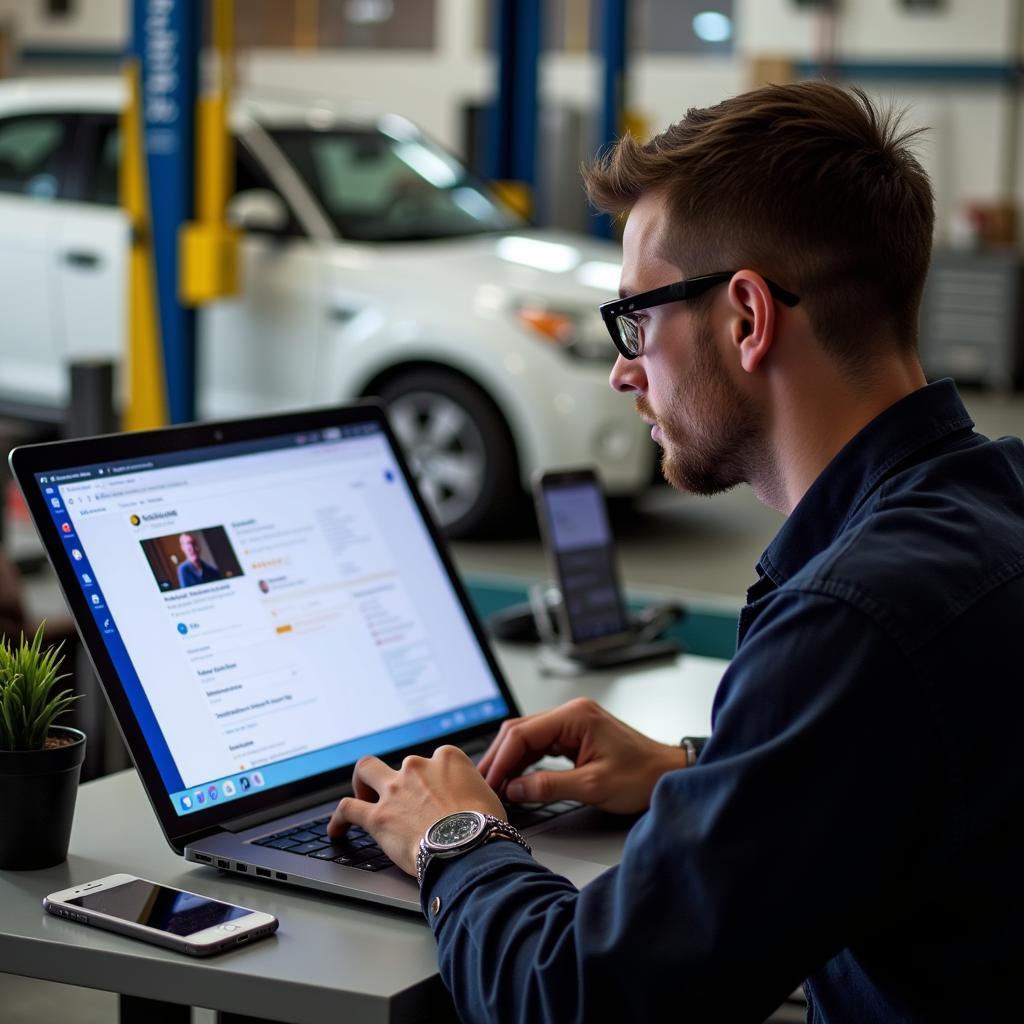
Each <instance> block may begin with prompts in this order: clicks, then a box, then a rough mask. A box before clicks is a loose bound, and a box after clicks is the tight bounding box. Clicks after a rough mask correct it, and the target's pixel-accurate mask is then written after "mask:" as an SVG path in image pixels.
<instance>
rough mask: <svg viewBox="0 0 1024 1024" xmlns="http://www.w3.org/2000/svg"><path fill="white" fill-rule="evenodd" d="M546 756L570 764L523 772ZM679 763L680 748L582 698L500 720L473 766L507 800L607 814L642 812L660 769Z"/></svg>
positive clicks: (683, 763) (681, 759) (679, 765)
mask: <svg viewBox="0 0 1024 1024" xmlns="http://www.w3.org/2000/svg"><path fill="white" fill-rule="evenodd" d="M546 754H560V755H564V756H565V757H568V758H571V759H572V760H573V761H574V762H575V768H573V769H572V770H570V771H565V772H558V771H555V772H542V771H538V772H533V773H531V774H529V775H522V772H523V770H524V769H526V768H528V767H529V766H530V765H531V764H533V763H534V762H536V761H538V760H540V758H542V757H543V756H544V755H546ZM684 767H686V754H685V752H684V751H683V750H681V749H680V748H679V747H670V746H668V745H667V744H664V743H656V742H655V741H654V740H652V739H650V738H648V737H647V736H644V735H643V734H642V733H639V732H637V731H636V730H635V729H631V728H630V727H629V726H628V725H626V724H625V723H624V722H620V721H619V719H617V718H615V717H614V716H612V715H610V714H609V713H608V712H607V711H605V710H604V708H602V707H601V706H600V705H598V704H595V703H594V701H592V700H588V699H587V698H584V697H580V698H577V699H576V700H572V701H569V703H568V704H563V705H562V706H561V707H559V708H555V709H554V710H552V711H542V712H540V713H539V714H536V715H527V716H526V717H524V718H512V719H508V720H507V721H505V722H502V725H501V730H500V731H499V732H498V735H497V737H496V738H495V740H494V742H493V743H492V744H491V746H490V748H489V749H488V751H487V753H486V754H484V756H483V759H482V760H481V761H480V768H479V770H480V772H481V773H482V774H483V775H484V777H485V778H486V780H487V782H488V784H489V785H490V786H491V787H493V789H494V790H495V792H498V793H500V792H501V791H502V788H503V787H504V788H505V795H506V797H507V798H508V799H509V800H510V801H515V802H521V801H536V800H544V801H548V800H582V801H583V802H584V803H587V804H592V805H593V806H595V807H600V808H601V809H602V810H605V811H613V812H615V813H617V814H635V813H637V812H639V811H643V810H646V809H647V807H648V805H649V804H650V802H651V793H652V791H653V790H654V786H655V783H656V782H657V781H658V779H660V778H661V776H662V775H664V774H665V772H667V771H671V770H672V769H674V768H684ZM506 783H507V785H506Z"/></svg>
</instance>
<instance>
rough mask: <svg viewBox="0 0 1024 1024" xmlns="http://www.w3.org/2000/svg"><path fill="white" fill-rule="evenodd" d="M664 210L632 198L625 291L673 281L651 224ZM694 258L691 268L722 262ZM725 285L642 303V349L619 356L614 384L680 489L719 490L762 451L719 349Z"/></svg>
mask: <svg viewBox="0 0 1024 1024" xmlns="http://www.w3.org/2000/svg"><path fill="white" fill-rule="evenodd" d="M667 216H668V213H667V210H666V209H665V208H664V204H663V202H662V200H661V199H660V198H658V197H656V196H654V195H646V196H644V197H642V198H641V199H640V200H639V202H637V204H636V206H634V207H633V209H632V211H631V212H630V215H629V220H628V221H627V222H626V230H625V233H624V234H623V239H622V245H623V266H622V281H621V284H622V292H623V294H624V295H632V294H636V293H638V292H644V291H648V290H649V289H651V288H658V287H660V286H661V285H665V284H672V283H673V282H675V281H678V280H680V279H681V278H682V277H683V274H682V272H681V271H680V269H679V267H678V266H676V265H675V264H674V263H671V262H669V261H668V260H667V259H665V258H664V256H662V255H661V254H660V252H659V251H658V249H657V240H658V237H659V235H658V229H659V227H660V225H661V224H662V223H663V222H664V220H665V218H667ZM726 269H729V268H726V267H701V268H699V270H698V271H697V273H710V272H711V271H717V270H726ZM727 287H728V286H727V285H722V286H720V287H719V288H717V289H715V291H713V292H712V293H711V294H710V295H709V296H708V297H707V298H705V299H704V300H702V302H701V303H700V305H699V306H697V307H695V306H694V305H693V304H690V303H687V302H673V303H669V304H667V305H664V306H656V307H655V308H653V309H650V310H643V311H641V316H640V318H639V324H640V326H641V328H642V330H643V339H644V347H643V352H642V354H641V355H640V356H639V357H638V358H636V359H633V360H627V359H624V358H622V357H621V356H620V357H619V358H618V359H617V360H616V363H615V366H614V368H613V369H612V374H611V385H612V387H613V388H615V389H616V390H617V391H623V392H633V394H634V398H635V400H636V407H637V412H638V413H639V415H640V416H641V417H642V418H643V419H644V420H646V421H647V422H649V423H651V424H652V426H653V429H652V431H651V437H652V438H653V439H654V440H655V441H656V442H657V443H658V444H660V445H661V447H662V449H663V452H664V454H663V457H662V472H663V473H664V475H665V479H666V480H667V481H668V482H669V483H670V484H671V485H672V486H673V487H676V488H678V489H679V490H684V491H690V492H691V493H694V494H717V493H719V492H721V491H725V490H728V489H729V488H731V487H735V486H736V484H738V483H743V482H745V481H748V480H750V479H751V478H752V475H753V474H754V472H755V469H756V466H757V464H758V461H759V460H760V459H761V458H762V455H761V453H762V451H763V442H762V437H763V430H762V427H761V420H760V416H759V415H758V412H757V410H756V408H755V407H754V404H753V402H752V401H751V400H750V399H749V398H748V396H747V395H746V394H744V393H743V391H742V390H741V389H740V388H739V386H738V385H737V384H736V382H735V381H734V380H733V379H732V377H731V376H730V373H729V368H728V366H727V365H726V361H725V358H724V357H723V355H722V352H721V350H720V348H719V345H720V344H721V343H722V339H724V338H726V337H727V334H728V329H729V319H730V317H732V316H733V315H734V314H733V312H732V309H731V306H730V305H729V303H728V299H727V296H726V288H727Z"/></svg>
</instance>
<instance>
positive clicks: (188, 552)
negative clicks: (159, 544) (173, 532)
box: [178, 533, 199, 562]
mask: <svg viewBox="0 0 1024 1024" xmlns="http://www.w3.org/2000/svg"><path fill="white" fill-rule="evenodd" d="M178 543H179V544H180V545H181V550H182V552H183V553H184V555H185V557H186V558H187V559H188V560H189V561H190V562H198V561H199V545H198V544H196V542H195V538H193V536H192V534H190V533H183V534H182V535H181V536H180V537H179V538H178Z"/></svg>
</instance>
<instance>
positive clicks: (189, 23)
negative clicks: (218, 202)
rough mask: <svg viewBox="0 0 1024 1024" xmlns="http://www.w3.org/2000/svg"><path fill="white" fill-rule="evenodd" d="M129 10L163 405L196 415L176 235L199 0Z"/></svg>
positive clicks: (188, 180)
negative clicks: (164, 393)
mask: <svg viewBox="0 0 1024 1024" xmlns="http://www.w3.org/2000/svg"><path fill="white" fill-rule="evenodd" d="M134 16H135V17H134V32H133V39H132V47H133V50H134V54H135V56H136V57H137V58H138V59H139V62H140V66H141V86H142V95H141V102H142V123H143V132H144V146H145V156H146V171H147V176H148V182H149V190H148V191H149V212H150V221H149V222H150V228H151V231H152V234H153V259H154V262H155V273H156V291H157V302H158V309H159V323H160V335H161V339H162V342H163V357H164V374H165V379H166V381H167V409H168V413H169V415H170V419H171V422H172V423H183V422H187V421H189V420H194V419H195V373H196V357H195V326H196V325H195V311H194V310H192V309H189V308H187V307H185V306H183V305H182V304H181V302H180V300H179V297H178V294H179V292H178V276H179V268H178V233H179V231H180V229H181V226H182V225H183V224H184V223H185V222H186V221H189V220H192V219H193V212H194V208H195V184H194V183H195V109H196V94H197V90H198V65H199V60H198V55H199V45H200V34H199V0H134Z"/></svg>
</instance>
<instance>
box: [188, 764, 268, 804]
mask: <svg viewBox="0 0 1024 1024" xmlns="http://www.w3.org/2000/svg"><path fill="white" fill-rule="evenodd" d="M265 784H266V780H265V779H264V778H263V773H262V772H249V773H248V774H246V775H236V776H234V777H233V778H230V779H224V780H223V781H221V782H211V783H209V784H208V785H205V786H200V787H199V788H198V789H194V790H192V791H191V792H190V793H180V794H179V795H178V802H179V803H180V804H181V809H182V810H183V811H196V810H199V808H200V807H206V806H212V805H213V804H215V803H216V802H217V801H218V800H220V799H221V798H227V799H230V798H231V797H233V796H245V794H246V793H248V792H250V791H251V790H252V789H254V788H255V789H259V788H260V787H261V786H263V785H265Z"/></svg>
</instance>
